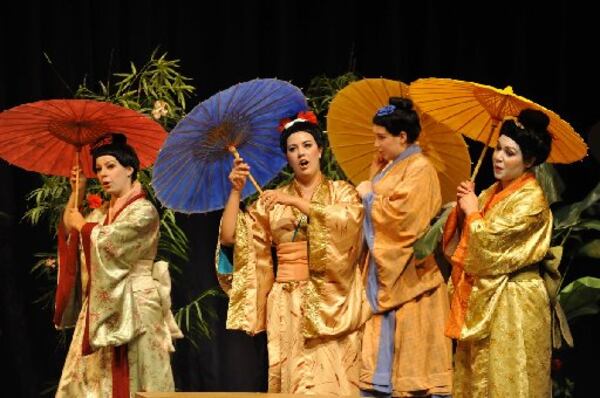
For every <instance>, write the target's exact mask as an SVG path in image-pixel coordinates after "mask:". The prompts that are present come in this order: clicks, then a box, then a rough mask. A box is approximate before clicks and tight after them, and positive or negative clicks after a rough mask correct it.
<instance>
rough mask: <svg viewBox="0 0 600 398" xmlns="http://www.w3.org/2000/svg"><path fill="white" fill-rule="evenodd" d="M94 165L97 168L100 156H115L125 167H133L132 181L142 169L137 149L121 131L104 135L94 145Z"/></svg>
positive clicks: (92, 151)
mask: <svg viewBox="0 0 600 398" xmlns="http://www.w3.org/2000/svg"><path fill="white" fill-rule="evenodd" d="M91 153H92V159H93V161H92V165H93V167H94V169H95V168H96V159H97V158H99V157H100V156H106V155H110V156H114V157H115V159H117V161H118V162H119V163H120V164H121V165H122V166H123V167H132V168H133V173H132V174H131V181H132V182H133V181H135V180H136V178H137V172H138V170H139V169H140V160H139V158H138V156H137V154H136V153H135V150H134V149H133V148H132V147H131V146H130V145H129V144H127V137H125V135H123V134H121V133H108V134H107V135H105V136H102V137H101V138H100V139H98V140H97V141H96V143H94V145H93V146H92V150H91Z"/></svg>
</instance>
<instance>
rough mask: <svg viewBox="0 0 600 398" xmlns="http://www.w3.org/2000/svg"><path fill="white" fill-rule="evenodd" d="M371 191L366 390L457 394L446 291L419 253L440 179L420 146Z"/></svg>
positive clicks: (380, 176)
mask: <svg viewBox="0 0 600 398" xmlns="http://www.w3.org/2000/svg"><path fill="white" fill-rule="evenodd" d="M372 184H373V193H372V194H369V195H367V196H365V197H364V198H363V204H364V206H365V213H366V215H365V228H364V235H365V241H366V245H365V246H366V249H368V254H369V258H368V264H367V268H366V272H365V279H366V282H365V284H366V288H367V297H368V299H369V302H370V304H371V307H372V308H373V311H374V312H375V313H376V315H375V316H374V317H373V318H372V319H370V320H369V321H368V322H367V324H366V326H365V332H364V338H363V349H362V369H361V376H360V381H361V389H363V390H364V391H365V392H369V391H371V392H375V393H376V395H377V394H383V395H387V396H389V395H392V396H425V395H430V394H439V395H446V394H450V392H451V385H452V345H451V341H450V339H448V338H447V337H446V336H444V325H445V322H446V319H447V315H448V310H449V302H448V293H447V290H446V285H445V283H444V279H443V277H442V275H441V273H440V271H439V269H438V266H437V263H436V262H435V260H434V258H433V256H429V257H427V258H425V259H424V260H417V259H416V258H415V256H414V252H413V248H412V246H413V244H414V242H415V241H416V240H417V239H418V238H419V237H420V236H421V235H422V234H423V233H424V232H425V231H426V230H427V228H428V227H429V224H430V222H431V219H432V218H433V217H435V215H436V214H437V213H438V211H439V209H440V207H441V201H442V199H441V193H440V185H439V180H438V177H437V173H436V171H435V169H434V167H433V166H432V164H431V163H430V162H429V160H428V159H427V158H426V157H425V156H423V155H422V154H421V150H420V148H419V146H418V145H416V144H415V145H411V146H409V147H408V148H407V149H406V150H404V151H403V152H402V153H401V154H400V155H399V156H398V157H397V158H396V159H395V160H394V161H393V162H392V163H391V164H389V165H388V166H387V167H386V168H385V169H384V170H382V171H381V172H380V173H379V174H377V175H376V176H375V177H374V178H373V181H372Z"/></svg>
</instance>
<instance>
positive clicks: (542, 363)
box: [444, 173, 552, 398]
mask: <svg viewBox="0 0 600 398" xmlns="http://www.w3.org/2000/svg"><path fill="white" fill-rule="evenodd" d="M479 209H480V211H479V212H475V213H473V214H471V215H470V216H469V217H467V218H466V219H465V220H464V223H463V224H462V232H461V228H459V227H461V226H460V225H458V223H457V221H458V220H457V213H456V211H453V212H452V213H451V214H450V216H449V218H448V221H447V222H446V226H445V230H444V247H445V251H446V252H447V253H451V254H452V257H451V259H452V264H453V270H452V285H453V290H454V291H453V296H452V306H451V315H450V318H449V321H448V324H447V327H446V332H447V334H448V335H449V336H451V337H453V338H456V339H458V346H457V351H456V357H455V383H454V386H455V389H454V393H453V396H454V397H498V398H500V397H503V398H504V397H511V398H513V397H514V398H518V397H549V396H550V356H551V333H550V304H549V300H548V293H547V291H546V287H545V285H544V281H543V279H542V277H541V276H540V262H541V261H542V259H543V258H544V256H545V255H546V253H547V251H548V248H549V244H550V237H551V232H552V214H551V212H550V209H549V208H548V205H547V203H546V200H545V198H544V194H543V192H542V190H541V188H540V187H539V185H538V183H537V181H536V180H535V177H534V176H533V175H532V174H530V173H526V174H524V175H523V176H522V177H520V178H519V179H517V180H515V181H513V182H512V183H511V184H510V185H509V186H508V187H507V188H505V189H504V190H501V188H500V185H499V184H498V183H496V184H494V185H492V186H491V187H490V188H488V189H487V190H485V191H484V192H482V193H481V195H480V196H479Z"/></svg>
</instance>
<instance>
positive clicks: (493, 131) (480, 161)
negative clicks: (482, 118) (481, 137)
mask: <svg viewBox="0 0 600 398" xmlns="http://www.w3.org/2000/svg"><path fill="white" fill-rule="evenodd" d="M497 128H498V121H497V120H496V119H493V121H492V131H491V133H490V135H489V136H488V139H487V142H486V143H485V145H484V146H483V151H481V154H480V155H479V159H477V164H476V165H475V170H473V174H471V181H472V182H475V177H477V173H479V168H480V167H481V163H482V162H483V158H484V157H485V154H486V152H487V150H488V146H489V145H490V142H492V137H493V136H494V133H495V132H496V129H497Z"/></svg>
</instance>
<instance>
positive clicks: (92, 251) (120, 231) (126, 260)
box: [55, 194, 181, 397]
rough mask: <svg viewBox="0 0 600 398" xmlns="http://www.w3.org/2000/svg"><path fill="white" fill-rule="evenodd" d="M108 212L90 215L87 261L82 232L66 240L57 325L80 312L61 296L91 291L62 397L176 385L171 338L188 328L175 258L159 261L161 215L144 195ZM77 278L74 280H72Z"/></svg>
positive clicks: (107, 394) (66, 370)
mask: <svg viewBox="0 0 600 398" xmlns="http://www.w3.org/2000/svg"><path fill="white" fill-rule="evenodd" d="M106 212H107V209H106V207H103V208H100V209H96V210H94V211H93V212H92V213H90V214H89V215H88V217H86V221H87V222H88V223H87V224H85V226H84V227H83V229H82V231H81V243H82V244H81V246H82V248H83V253H82V254H83V255H81V258H80V261H77V259H76V258H75V257H73V256H72V254H73V253H77V252H78V251H79V250H78V246H79V245H78V243H77V241H78V234H76V233H71V236H70V237H69V241H68V242H67V241H64V240H63V241H62V242H61V241H59V262H60V267H64V269H62V270H59V286H58V289H57V311H56V316H55V322H56V323H57V326H58V327H63V326H68V325H69V324H70V323H71V321H70V320H68V319H66V318H67V317H68V316H69V315H73V314H74V313H75V312H74V311H73V308H70V307H71V303H64V302H63V300H62V299H60V300H59V297H69V299H70V300H71V301H73V300H74V299H75V296H76V293H77V291H79V292H81V291H82V290H83V302H82V308H81V311H80V312H79V315H78V318H77V322H76V325H75V331H74V334H73V339H72V341H71V345H70V348H69V352H68V354H67V358H66V361H65V365H64V368H63V372H62V376H61V379H60V383H59V386H58V390H57V393H56V396H57V397H128V396H133V394H134V393H135V392H136V391H173V390H174V384H173V376H172V372H171V364H170V352H171V351H173V345H172V341H171V338H172V337H181V331H180V330H179V329H178V327H177V324H176V323H175V322H174V319H173V315H172V313H171V310H170V305H171V300H170V277H169V272H168V268H167V266H168V264H167V263H166V262H164V261H160V262H157V263H154V257H155V256H156V250H157V244H158V229H159V218H158V213H157V212H156V209H155V208H154V206H153V205H152V204H151V203H150V202H149V201H147V200H146V199H144V198H143V194H141V195H139V196H137V197H134V198H132V200H131V201H129V202H128V204H126V205H125V207H124V208H123V209H122V211H120V213H119V214H117V215H116V217H115V219H114V221H113V222H112V223H110V224H109V223H108V222H107V220H106ZM59 239H64V237H62V236H61V237H60V238H59ZM68 246H71V248H70V249H69V248H68ZM66 249H69V250H66ZM68 252H70V253H68ZM68 257H71V258H68ZM77 257H79V256H77ZM79 264H81V266H79ZM69 274H71V275H79V277H77V278H69ZM69 279H70V282H72V283H71V285H70V286H65V285H64V284H65V283H66V284H67V285H68V284H69V283H68V282H69Z"/></svg>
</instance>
